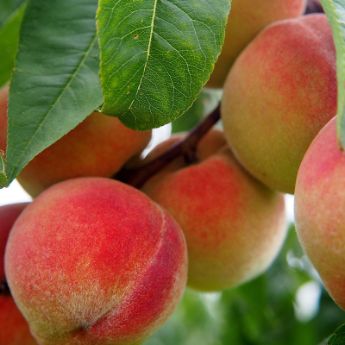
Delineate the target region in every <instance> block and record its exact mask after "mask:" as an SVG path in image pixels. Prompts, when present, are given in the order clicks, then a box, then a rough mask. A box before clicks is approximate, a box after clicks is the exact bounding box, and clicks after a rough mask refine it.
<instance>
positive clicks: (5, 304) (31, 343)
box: [0, 203, 36, 345]
mask: <svg viewBox="0 0 345 345" xmlns="http://www.w3.org/2000/svg"><path fill="white" fill-rule="evenodd" d="M26 205H27V204H24V203H23V204H13V205H8V206H1V207H0V282H3V281H4V280H5V272H4V255H5V246H6V243H7V239H8V235H9V233H10V230H11V228H12V226H13V224H14V222H15V220H16V219H17V217H18V216H19V214H20V213H21V212H22V210H23V209H24V207H26ZM0 325H1V331H0V344H1V345H35V344H36V342H35V340H34V338H33V337H32V335H31V333H30V330H29V326H28V324H27V322H26V320H25V319H24V317H23V316H22V314H21V313H20V312H19V310H18V308H17V306H16V305H15V303H14V301H13V299H12V297H11V296H5V295H0Z"/></svg>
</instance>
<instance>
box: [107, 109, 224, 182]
mask: <svg viewBox="0 0 345 345" xmlns="http://www.w3.org/2000/svg"><path fill="white" fill-rule="evenodd" d="M219 119H220V105H218V107H217V108H216V109H215V110H214V111H213V112H212V113H211V114H210V115H208V116H207V117H206V118H205V119H204V120H203V121H202V122H201V123H200V124H199V125H198V126H197V127H196V128H194V129H193V130H192V131H191V132H190V133H189V134H188V135H187V136H186V138H185V139H184V140H182V141H181V142H179V143H177V144H175V145H174V146H172V147H171V149H170V150H168V151H166V152H164V153H163V154H162V155H161V156H159V157H157V158H155V159H154V160H152V161H151V162H149V163H147V164H146V165H144V166H141V167H138V168H134V169H126V168H123V169H122V170H120V171H119V173H117V174H116V175H115V176H114V178H115V179H117V180H119V181H122V182H125V183H127V184H129V185H131V186H134V187H136V188H140V187H142V186H143V185H144V184H145V182H146V181H147V180H149V179H150V178H151V177H152V176H154V175H156V174H157V173H158V172H159V171H161V170H162V169H163V168H164V167H166V166H167V165H168V164H170V163H171V162H172V161H174V160H175V159H176V158H178V157H181V156H182V157H184V159H185V160H186V162H188V163H189V164H192V163H195V161H196V160H197V159H196V149H197V146H198V143H199V141H200V140H201V139H202V138H203V137H204V135H205V134H206V133H207V132H208V131H209V130H210V129H211V128H212V127H213V126H214V125H215V124H216V123H217V122H218V121H219Z"/></svg>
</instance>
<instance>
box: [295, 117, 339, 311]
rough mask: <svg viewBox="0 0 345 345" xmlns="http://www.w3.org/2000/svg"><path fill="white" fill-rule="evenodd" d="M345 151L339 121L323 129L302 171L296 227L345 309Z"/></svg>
mask: <svg viewBox="0 0 345 345" xmlns="http://www.w3.org/2000/svg"><path fill="white" fill-rule="evenodd" d="M344 176H345V152H344V151H342V150H341V149H340V147H339V145H338V143H337V139H336V120H335V118H334V119H333V120H331V121H330V122H329V123H328V124H327V126H326V127H325V128H324V129H322V131H321V132H320V133H319V135H318V136H317V137H316V138H315V140H314V141H313V143H312V144H311V146H310V148H309V149H308V151H307V153H306V155H305V157H304V159H303V162H302V164H301V167H300V169H299V172H298V177H297V183H296V195H295V216H296V228H297V233H298V236H299V239H300V241H301V243H302V246H303V248H304V249H305V251H306V253H307V255H308V257H309V258H310V260H311V262H312V263H313V265H314V266H315V268H316V269H317V271H318V272H319V274H320V276H321V278H322V280H323V282H324V284H325V287H326V289H327V290H328V292H329V293H330V295H331V296H332V297H333V299H334V300H335V302H336V303H337V304H338V305H339V306H340V307H341V308H343V309H345V272H344V266H345V214H344V208H345V180H344Z"/></svg>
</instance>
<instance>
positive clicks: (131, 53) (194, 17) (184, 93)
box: [97, 0, 230, 129]
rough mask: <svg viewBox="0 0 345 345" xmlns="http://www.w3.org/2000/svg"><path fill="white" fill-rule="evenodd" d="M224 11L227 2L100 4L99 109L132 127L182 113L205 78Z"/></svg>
mask: <svg viewBox="0 0 345 345" xmlns="http://www.w3.org/2000/svg"><path fill="white" fill-rule="evenodd" d="M229 9H230V0H213V1H210V0H188V1H185V0H169V1H168V0H100V1H99V9H98V16H97V23H98V33H99V40H100V49H101V82H102V87H103V94H104V104H103V109H102V111H104V112H105V113H107V114H110V115H115V116H118V117H119V118H120V119H121V121H122V122H124V123H125V124H126V125H127V126H129V127H132V128H135V129H149V128H154V127H159V126H161V125H164V124H166V123H168V122H171V121H173V120H175V119H177V118H178V117H180V116H181V115H182V114H184V113H185V112H186V111H187V109H188V108H189V107H190V106H191V105H192V103H193V101H194V100H195V99H196V97H197V95H198V94H199V92H200V90H201V88H202V87H203V85H204V84H205V83H206V81H207V80H208V79H209V76H210V74H211V71H212V69H213V66H214V63H215V61H216V59H217V57H218V55H219V53H220V50H221V47H222V44H223V41H224V30H225V25H226V22H227V18H228V12H229Z"/></svg>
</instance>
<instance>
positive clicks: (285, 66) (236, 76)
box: [221, 14, 337, 193]
mask: <svg viewBox="0 0 345 345" xmlns="http://www.w3.org/2000/svg"><path fill="white" fill-rule="evenodd" d="M336 107H337V81H336V61H335V48H334V43H333V36H332V31H331V28H330V25H329V24H328V22H327V18H326V16H325V15H322V14H319V15H308V16H304V17H300V18H298V19H290V20H284V21H280V22H276V23H274V24H272V25H271V26H269V27H267V28H266V29H265V30H264V31H262V32H261V34H260V35H259V36H257V38H256V39H255V40H254V41H253V42H252V43H251V44H250V45H249V46H248V47H247V48H246V49H245V50H244V51H243V53H242V54H241V55H240V57H239V58H238V60H237V61H236V63H235V65H234V67H233V68H232V69H231V72H230V74H229V77H228V79H227V81H226V84H225V87H224V96H223V101H222V109H221V111H222V119H223V123H224V131H225V135H226V137H227V140H228V142H229V144H230V146H231V147H232V149H233V151H234V153H235V155H236V157H237V158H238V160H239V161H240V163H242V165H243V166H244V167H245V168H246V169H247V170H248V171H249V172H250V173H251V174H252V175H253V176H255V177H256V178H257V179H259V180H260V181H261V182H263V183H264V184H266V185H267V186H268V187H270V188H272V189H276V190H279V191H281V192H286V193H293V192H294V189H295V182H296V176H297V171H298V167H299V165H300V163H301V161H302V159H303V156H304V154H305V152H306V150H307V148H308V146H309V145H310V143H311V141H312V140H313V138H314V137H315V136H316V135H317V133H318V132H319V131H320V129H321V128H322V127H323V126H324V125H325V124H326V123H327V122H328V121H329V120H330V119H331V118H332V117H333V116H335V114H336V110H337V108H336Z"/></svg>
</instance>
